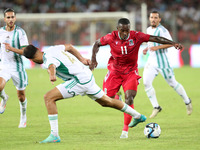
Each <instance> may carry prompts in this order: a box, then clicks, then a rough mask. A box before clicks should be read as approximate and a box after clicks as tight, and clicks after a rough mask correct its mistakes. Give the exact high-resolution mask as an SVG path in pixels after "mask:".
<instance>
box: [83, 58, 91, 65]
mask: <svg viewBox="0 0 200 150" xmlns="http://www.w3.org/2000/svg"><path fill="white" fill-rule="evenodd" d="M82 63H83V64H84V65H86V66H89V65H90V64H91V61H90V59H87V58H84V59H83V61H82Z"/></svg>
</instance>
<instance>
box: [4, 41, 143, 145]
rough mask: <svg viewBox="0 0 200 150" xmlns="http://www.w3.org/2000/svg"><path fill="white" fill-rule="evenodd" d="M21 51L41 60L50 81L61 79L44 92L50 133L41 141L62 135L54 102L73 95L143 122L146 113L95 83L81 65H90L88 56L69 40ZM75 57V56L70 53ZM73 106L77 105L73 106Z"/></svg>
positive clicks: (51, 139) (52, 141)
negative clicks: (108, 93)
mask: <svg viewBox="0 0 200 150" xmlns="http://www.w3.org/2000/svg"><path fill="white" fill-rule="evenodd" d="M5 44H6V47H7V49H9V50H12V51H14V52H16V53H19V54H21V50H19V49H16V48H13V47H11V46H10V44H7V43H5ZM23 55H24V56H25V57H26V58H29V59H31V60H32V61H34V62H36V63H39V64H41V63H44V66H45V67H46V68H47V69H48V73H49V79H50V81H51V83H52V84H54V82H55V81H56V80H57V78H56V76H58V77H59V78H61V79H62V80H63V81H64V83H61V84H59V85H58V86H56V87H55V88H53V89H52V90H50V91H49V92H47V93H46V94H45V96H44V100H45V105H46V108H47V111H48V117H49V123H50V126H51V134H50V135H49V136H48V137H47V138H46V139H45V140H43V141H41V142H40V143H56V142H60V141H61V139H60V137H59V134H58V111H57V107H56V102H57V101H58V100H61V99H67V98H70V97H74V96H76V95H82V96H83V95H88V96H89V97H90V98H91V99H93V100H95V101H96V102H97V103H99V104H100V105H102V106H104V107H111V108H115V109H118V110H121V111H122V112H125V113H128V114H130V115H131V116H132V117H134V119H133V120H132V122H131V123H130V124H129V126H130V127H135V126H136V125H137V124H138V123H141V122H144V121H145V120H146V117H145V116H144V115H142V114H140V113H139V112H137V111H136V110H134V109H132V108H131V107H129V106H128V105H127V104H125V103H124V102H122V101H119V100H115V99H112V98H110V97H108V96H107V95H106V94H105V93H104V92H103V91H102V90H101V88H100V87H99V86H98V85H97V84H96V83H95V79H94V77H93V74H92V72H91V71H90V70H89V69H88V68H86V67H85V66H83V64H84V65H89V64H90V60H89V59H86V58H84V57H82V55H81V54H80V53H79V52H78V50H76V49H75V48H74V47H73V46H72V45H71V44H65V45H55V46H51V47H50V48H48V50H46V51H45V52H41V51H40V50H39V49H38V48H36V47H35V46H33V45H29V46H27V47H26V48H25V49H24V52H23ZM72 55H73V56H75V57H76V58H77V59H75V58H74V57H73V56H72ZM75 109H76V108H75Z"/></svg>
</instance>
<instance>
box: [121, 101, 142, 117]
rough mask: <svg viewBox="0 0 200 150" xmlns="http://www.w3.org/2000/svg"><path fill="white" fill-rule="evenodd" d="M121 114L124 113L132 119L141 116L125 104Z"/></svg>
mask: <svg viewBox="0 0 200 150" xmlns="http://www.w3.org/2000/svg"><path fill="white" fill-rule="evenodd" d="M121 111H122V112H125V113H127V114H129V115H131V116H132V117H133V118H137V119H138V118H140V117H141V114H140V113H139V112H137V111H136V110H135V109H133V108H131V107H130V106H128V105H127V104H125V103H124V107H123V108H122V109H121Z"/></svg>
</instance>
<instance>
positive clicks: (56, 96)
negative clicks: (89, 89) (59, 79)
mask: <svg viewBox="0 0 200 150" xmlns="http://www.w3.org/2000/svg"><path fill="white" fill-rule="evenodd" d="M79 91H81V89H80V88H79V87H78V86H77V82H76V81H75V80H68V81H66V82H65V83H62V84H59V85H58V86H56V87H55V88H53V89H52V90H50V91H49V92H47V93H46V94H45V96H44V101H45V106H46V109H47V112H48V118H49V123H50V127H51V134H50V135H49V137H47V138H46V139H45V140H44V141H41V142H40V143H55V142H60V141H61V140H60V137H59V133H58V111H57V107H56V101H58V100H60V99H65V98H70V97H73V96H76V95H79Z"/></svg>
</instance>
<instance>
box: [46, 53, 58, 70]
mask: <svg viewBox="0 0 200 150" xmlns="http://www.w3.org/2000/svg"><path fill="white" fill-rule="evenodd" d="M43 61H44V65H45V67H46V68H48V67H49V66H50V65H51V64H54V65H55V66H56V68H57V67H59V66H60V62H59V61H58V60H57V59H56V58H54V57H52V56H48V55H44V56H43Z"/></svg>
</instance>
